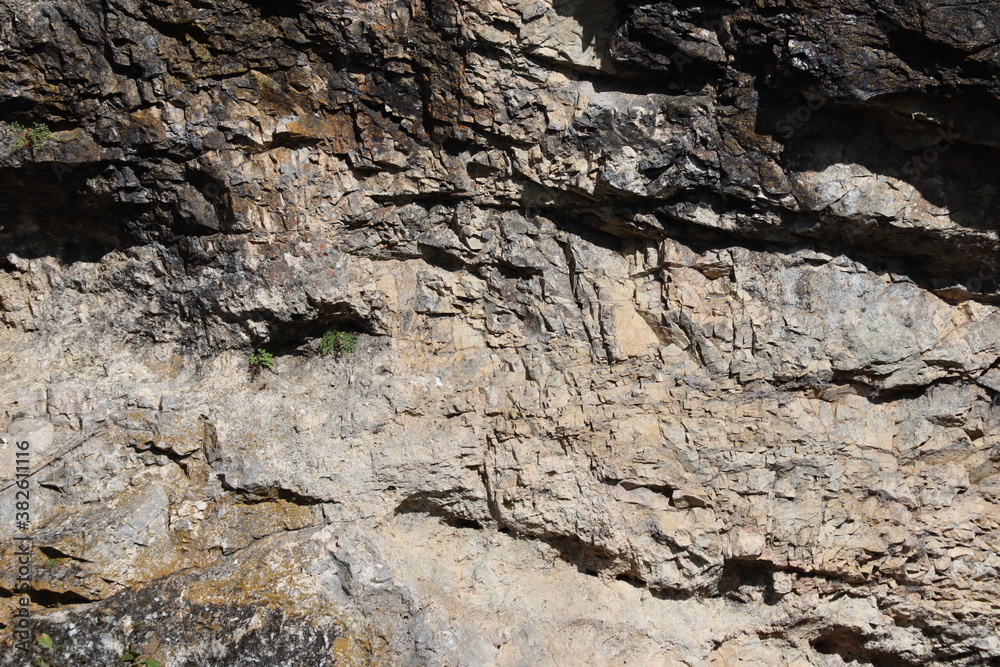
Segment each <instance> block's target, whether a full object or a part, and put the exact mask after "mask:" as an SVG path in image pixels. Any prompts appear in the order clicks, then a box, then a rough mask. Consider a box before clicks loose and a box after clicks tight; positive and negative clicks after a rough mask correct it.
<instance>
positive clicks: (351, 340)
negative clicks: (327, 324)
mask: <svg viewBox="0 0 1000 667" xmlns="http://www.w3.org/2000/svg"><path fill="white" fill-rule="evenodd" d="M357 347H358V334H356V333H352V332H350V331H327V332H326V333H325V334H323V338H321V339H320V341H319V351H320V353H322V354H323V356H326V355H328V354H330V353H331V352H336V353H337V356H338V357H339V356H340V355H342V354H350V353H351V352H354V350H356V349H357Z"/></svg>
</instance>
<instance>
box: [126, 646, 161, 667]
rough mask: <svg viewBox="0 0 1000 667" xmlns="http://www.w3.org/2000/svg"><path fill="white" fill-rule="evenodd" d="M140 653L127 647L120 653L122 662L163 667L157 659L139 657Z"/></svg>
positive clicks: (147, 666) (149, 666) (148, 666)
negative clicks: (126, 649)
mask: <svg viewBox="0 0 1000 667" xmlns="http://www.w3.org/2000/svg"><path fill="white" fill-rule="evenodd" d="M139 656H140V653H139V652H138V651H136V650H134V649H129V650H128V651H125V652H124V653H122V662H131V663H132V664H133V665H145V666H146V667H163V665H161V664H160V663H159V662H158V661H156V660H153V659H152V658H141V657H139Z"/></svg>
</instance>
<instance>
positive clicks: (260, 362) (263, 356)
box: [250, 348, 274, 372]
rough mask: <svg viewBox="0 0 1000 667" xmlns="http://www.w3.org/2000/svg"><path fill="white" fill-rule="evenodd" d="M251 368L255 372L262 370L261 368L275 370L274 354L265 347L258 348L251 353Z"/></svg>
mask: <svg viewBox="0 0 1000 667" xmlns="http://www.w3.org/2000/svg"><path fill="white" fill-rule="evenodd" d="M250 368H251V369H252V370H254V371H255V372H260V369H261V368H266V369H268V370H274V355H273V354H271V353H270V352H268V351H267V350H265V349H262V348H258V349H257V351H256V352H254V353H253V354H251V355H250Z"/></svg>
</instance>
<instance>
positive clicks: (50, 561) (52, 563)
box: [45, 558, 59, 570]
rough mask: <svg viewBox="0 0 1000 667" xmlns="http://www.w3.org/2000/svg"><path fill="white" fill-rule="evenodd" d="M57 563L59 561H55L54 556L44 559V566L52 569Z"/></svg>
mask: <svg viewBox="0 0 1000 667" xmlns="http://www.w3.org/2000/svg"><path fill="white" fill-rule="evenodd" d="M58 565H59V561H57V560H56V559H55V558H50V559H48V560H47V561H45V567H47V568H48V569H50V570H54V569H55V568H56V567H57V566H58Z"/></svg>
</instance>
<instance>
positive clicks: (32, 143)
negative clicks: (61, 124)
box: [4, 123, 52, 157]
mask: <svg viewBox="0 0 1000 667" xmlns="http://www.w3.org/2000/svg"><path fill="white" fill-rule="evenodd" d="M4 125H6V126H7V128H8V129H10V130H13V131H14V132H18V133H20V135H21V136H20V137H18V138H17V141H15V142H14V150H15V151H19V150H21V149H22V148H31V155H32V157H34V156H36V155H38V149H39V148H41V147H42V144H44V143H45V142H46V141H48V140H49V139H51V138H52V130H50V129H49V126H48V125H46V124H45V123H35V124H34V125H32V126H31V127H30V128H28V127H25V126H24V125H21V124H20V123H4Z"/></svg>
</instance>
